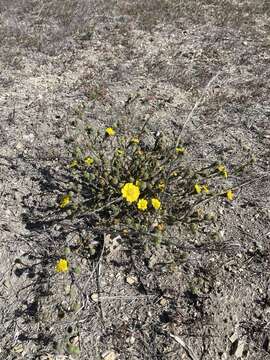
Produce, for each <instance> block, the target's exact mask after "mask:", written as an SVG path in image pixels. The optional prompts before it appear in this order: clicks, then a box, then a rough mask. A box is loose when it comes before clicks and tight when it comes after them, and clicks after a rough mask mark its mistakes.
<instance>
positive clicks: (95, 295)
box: [91, 293, 99, 302]
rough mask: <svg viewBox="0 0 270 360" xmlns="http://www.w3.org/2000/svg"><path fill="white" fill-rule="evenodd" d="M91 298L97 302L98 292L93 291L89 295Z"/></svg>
mask: <svg viewBox="0 0 270 360" xmlns="http://www.w3.org/2000/svg"><path fill="white" fill-rule="evenodd" d="M91 299H92V300H93V301H94V302H98V299H99V296H98V293H93V294H92V295H91Z"/></svg>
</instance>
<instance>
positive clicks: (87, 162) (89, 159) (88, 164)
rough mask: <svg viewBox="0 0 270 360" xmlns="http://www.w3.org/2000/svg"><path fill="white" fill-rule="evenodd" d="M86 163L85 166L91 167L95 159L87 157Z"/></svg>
mask: <svg viewBox="0 0 270 360" xmlns="http://www.w3.org/2000/svg"><path fill="white" fill-rule="evenodd" d="M84 163H85V165H87V166H91V165H93V163H94V159H93V158H91V157H90V156H87V157H86V158H85V159H84Z"/></svg>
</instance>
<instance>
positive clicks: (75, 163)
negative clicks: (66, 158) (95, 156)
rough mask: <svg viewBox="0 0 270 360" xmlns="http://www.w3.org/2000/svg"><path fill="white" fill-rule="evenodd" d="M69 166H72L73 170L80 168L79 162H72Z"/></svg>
mask: <svg viewBox="0 0 270 360" xmlns="http://www.w3.org/2000/svg"><path fill="white" fill-rule="evenodd" d="M69 166H70V167H71V168H75V167H77V166H78V161H77V160H72V161H71V163H70V164H69Z"/></svg>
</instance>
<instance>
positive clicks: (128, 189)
mask: <svg viewBox="0 0 270 360" xmlns="http://www.w3.org/2000/svg"><path fill="white" fill-rule="evenodd" d="M121 192H122V196H123V198H124V199H126V200H127V201H128V202H130V203H132V202H135V201H137V200H138V198H139V196H140V189H139V187H138V186H136V185H134V184H132V183H126V184H125V185H124V186H123V187H122V190H121Z"/></svg>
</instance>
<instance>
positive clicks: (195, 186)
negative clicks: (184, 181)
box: [194, 184, 202, 194]
mask: <svg viewBox="0 0 270 360" xmlns="http://www.w3.org/2000/svg"><path fill="white" fill-rule="evenodd" d="M194 189H195V191H196V193H197V194H200V193H201V192H202V187H201V185H200V184H195V185H194Z"/></svg>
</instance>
